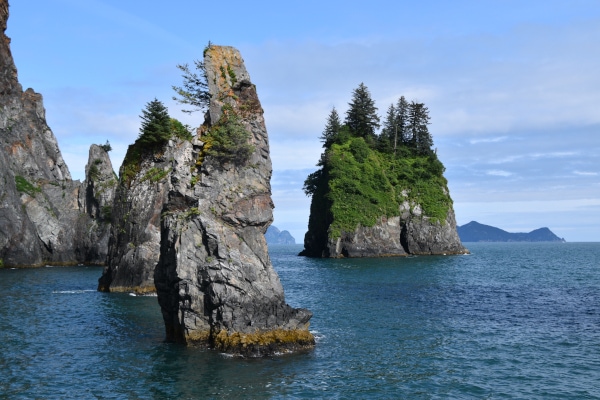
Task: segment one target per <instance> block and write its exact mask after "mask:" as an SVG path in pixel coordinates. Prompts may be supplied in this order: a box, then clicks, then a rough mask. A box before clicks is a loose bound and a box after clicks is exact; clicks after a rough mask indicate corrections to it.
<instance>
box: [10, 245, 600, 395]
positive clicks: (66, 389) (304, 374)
mask: <svg viewBox="0 0 600 400" xmlns="http://www.w3.org/2000/svg"><path fill="white" fill-rule="evenodd" d="M467 247H469V249H470V250H471V251H472V254H471V255H468V256H451V257H412V258H388V259H346V260H314V259H307V258H303V257H297V256H296V254H297V252H298V251H299V250H300V248H301V247H300V246H274V247H272V248H271V258H272V261H273V265H274V267H275V269H276V270H277V271H278V273H279V275H280V277H281V280H282V283H283V285H284V288H285V292H286V298H287V301H288V303H290V304H291V305H293V306H296V307H306V308H309V309H311V310H312V311H313V312H314V317H313V319H312V325H311V330H312V331H313V333H314V334H315V336H316V337H317V340H318V344H317V347H316V348H315V350H314V351H312V352H310V353H307V354H300V355H294V356H282V357H274V358H269V359H260V360H244V359H236V358H230V357H227V356H224V355H221V354H219V353H217V352H214V351H204V350H199V349H194V348H185V347H182V346H178V345H173V344H166V343H163V338H164V331H163V324H162V318H161V316H160V310H159V307H158V303H157V300H156V297H136V296H130V295H128V294H112V293H98V292H96V290H95V289H96V285H97V279H98V277H99V276H100V274H101V268H99V267H71V268H41V269H30V270H6V269H5V270H0V397H1V398H10V399H13V398H14V399H38V398H39V399H54V398H56V399H59V398H60V399H64V398H99V399H170V398H178V399H200V398H202V399H205V398H215V399H217V398H229V399H231V398H234V399H235V398H333V399H336V398H338V399H347V398H411V399H419V398H423V399H446V398H458V399H460V398H464V399H481V398H488V399H511V398H515V399H523V398H527V399H535V398H539V399H542V398H543V399H548V398H561V399H568V398H572V399H600V383H599V382H600V243H566V244H549V243H538V244H532V243H527V244H526V243H494V244H479V243H468V244H467Z"/></svg>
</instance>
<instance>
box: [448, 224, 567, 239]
mask: <svg viewBox="0 0 600 400" xmlns="http://www.w3.org/2000/svg"><path fill="white" fill-rule="evenodd" d="M457 230H458V235H459V236H460V240H461V241H462V242H566V240H565V239H563V238H560V237H558V236H556V235H555V234H554V233H553V232H552V231H551V230H550V229H548V228H539V229H535V230H533V231H531V232H528V233H523V232H516V233H511V232H506V231H505V230H502V229H500V228H496V227H494V226H490V225H484V224H480V223H479V222H477V221H471V222H469V223H468V224H465V225H462V226H459V227H458V228H457Z"/></svg>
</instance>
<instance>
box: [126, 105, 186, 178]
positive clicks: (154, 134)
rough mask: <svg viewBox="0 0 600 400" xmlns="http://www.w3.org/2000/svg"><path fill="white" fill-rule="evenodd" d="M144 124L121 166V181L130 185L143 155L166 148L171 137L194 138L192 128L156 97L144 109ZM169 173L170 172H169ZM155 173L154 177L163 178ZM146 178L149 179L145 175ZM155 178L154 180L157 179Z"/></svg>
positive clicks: (137, 171)
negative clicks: (173, 114)
mask: <svg viewBox="0 0 600 400" xmlns="http://www.w3.org/2000/svg"><path fill="white" fill-rule="evenodd" d="M140 118H141V119H142V124H141V127H140V134H139V136H138V138H137V140H136V141H135V142H134V143H133V144H132V145H130V146H129V147H128V148H127V153H126V154H125V159H124V160H123V166H122V167H121V182H123V183H125V184H127V185H129V184H130V183H131V180H132V179H133V178H134V177H135V176H136V175H137V174H138V173H139V172H140V168H141V162H142V156H143V155H144V154H155V153H156V152H159V151H160V150H161V149H163V148H164V146H165V144H167V142H168V141H169V139H171V138H173V137H177V138H179V139H182V140H191V139H192V138H193V136H192V133H191V132H190V128H189V127H188V126H187V125H183V124H182V123H181V122H179V121H178V120H177V119H175V118H171V117H170V116H169V113H168V110H167V107H165V106H164V104H163V103H162V102H160V101H159V100H157V99H154V100H152V101H150V102H149V103H147V104H146V108H145V109H144V110H142V115H141V116H140ZM167 173H168V172H167ZM167 173H165V174H164V175H162V176H160V177H155V176H154V175H153V178H152V179H156V180H159V179H162V178H163V177H164V176H165V175H166V174H167ZM144 179H149V178H148V177H146V176H145V177H144ZM156 180H154V181H156Z"/></svg>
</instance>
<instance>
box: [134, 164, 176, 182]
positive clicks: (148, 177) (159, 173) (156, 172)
mask: <svg viewBox="0 0 600 400" xmlns="http://www.w3.org/2000/svg"><path fill="white" fill-rule="evenodd" d="M167 175H169V168H167V169H162V168H158V167H152V168H150V169H149V170H148V172H146V173H145V174H144V176H143V177H142V180H141V181H142V182H145V181H150V182H152V183H156V182H158V181H160V180H161V179H163V178H164V177H165V176H167Z"/></svg>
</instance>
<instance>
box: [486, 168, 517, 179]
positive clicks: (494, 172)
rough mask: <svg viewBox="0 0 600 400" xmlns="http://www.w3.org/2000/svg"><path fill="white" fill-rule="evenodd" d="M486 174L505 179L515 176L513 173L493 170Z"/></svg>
mask: <svg viewBox="0 0 600 400" xmlns="http://www.w3.org/2000/svg"><path fill="white" fill-rule="evenodd" d="M486 174H487V175H491V176H503V177H509V176H512V175H513V173H512V172H508V171H503V170H500V169H492V170H489V171H486Z"/></svg>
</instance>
